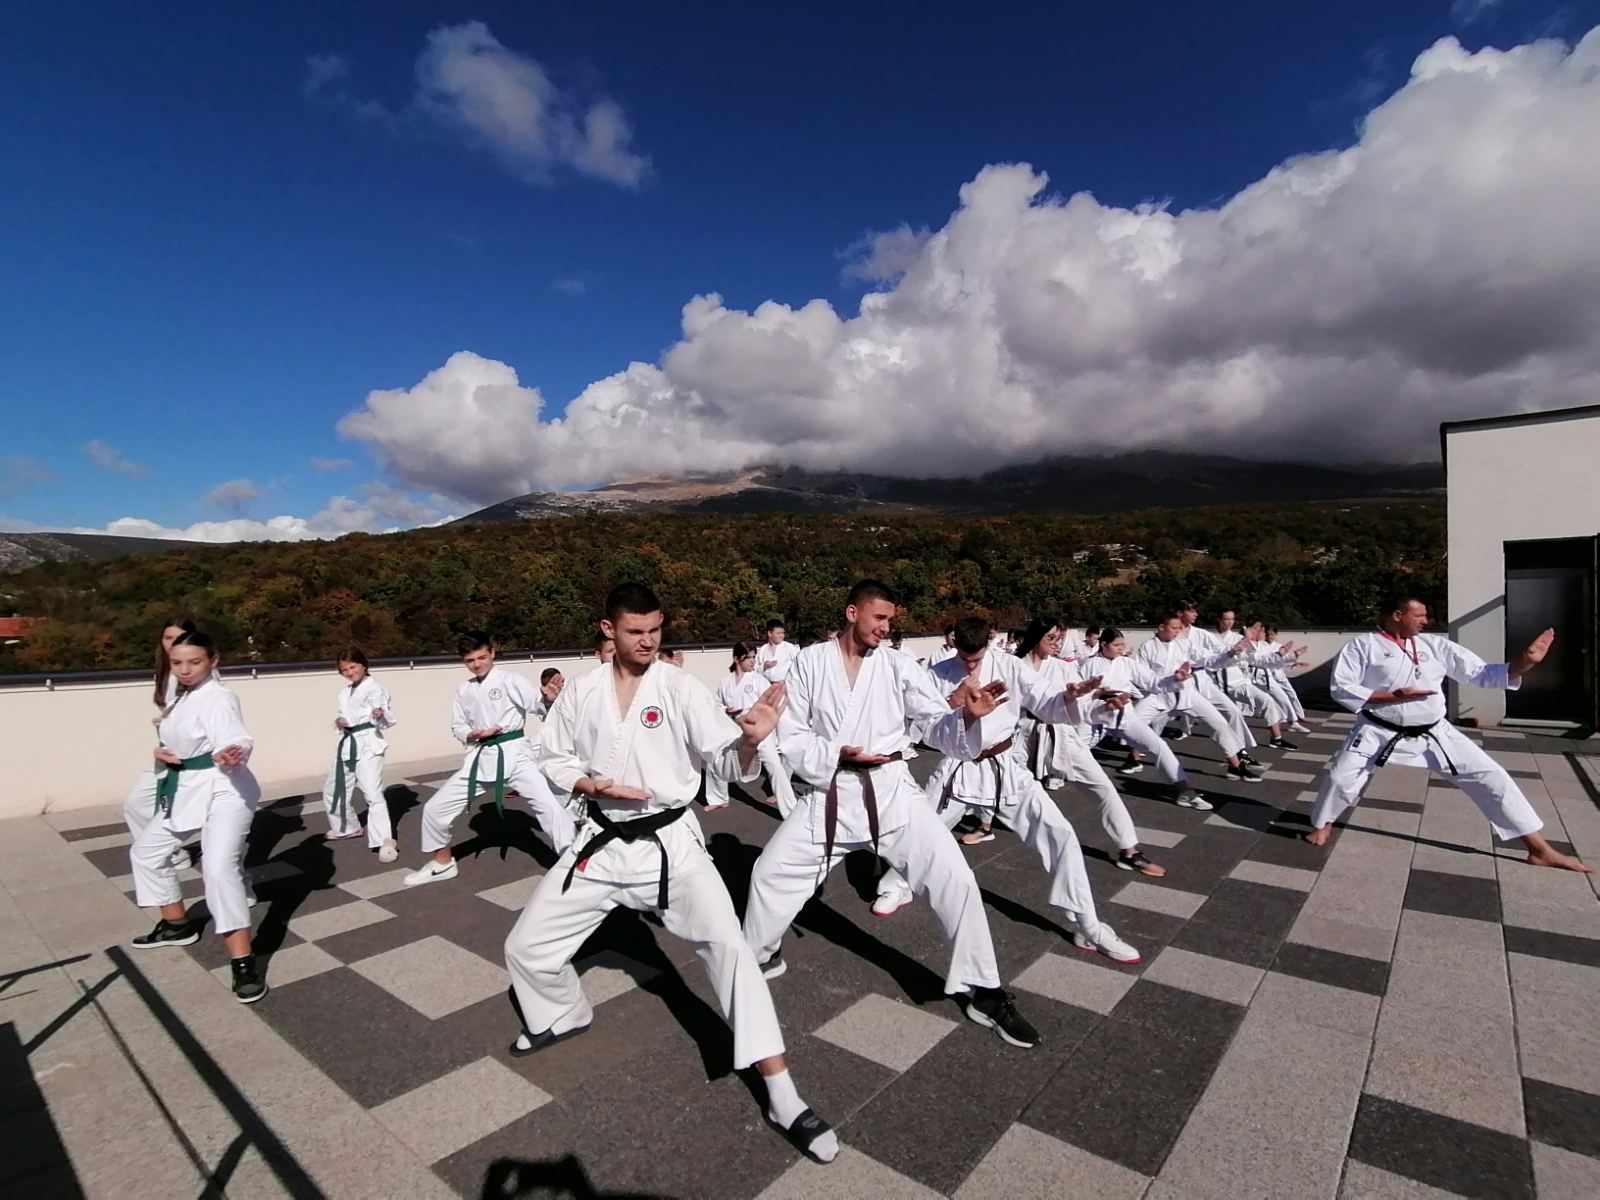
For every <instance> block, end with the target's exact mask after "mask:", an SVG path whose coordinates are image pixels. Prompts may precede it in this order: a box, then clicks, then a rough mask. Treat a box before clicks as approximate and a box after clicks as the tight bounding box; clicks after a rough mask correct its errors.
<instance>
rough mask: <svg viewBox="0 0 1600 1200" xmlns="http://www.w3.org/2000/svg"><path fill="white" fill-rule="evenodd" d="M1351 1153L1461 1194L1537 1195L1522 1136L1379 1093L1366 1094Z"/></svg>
mask: <svg viewBox="0 0 1600 1200" xmlns="http://www.w3.org/2000/svg"><path fill="white" fill-rule="evenodd" d="M1350 1157H1351V1158H1352V1159H1355V1160H1357V1161H1360V1162H1364V1163H1367V1164H1369V1165H1370V1166H1374V1167H1379V1168H1382V1169H1383V1170H1386V1171H1390V1172H1392V1173H1394V1174H1396V1175H1402V1176H1405V1177H1406V1178H1409V1179H1415V1180H1417V1181H1419V1182H1421V1183H1425V1184H1428V1185H1429V1186H1431V1187H1436V1188H1441V1189H1443V1190H1444V1191H1446V1192H1453V1193H1455V1194H1457V1195H1461V1196H1477V1197H1485V1198H1498V1197H1504V1198H1506V1200H1514V1198H1520V1200H1533V1196H1534V1187H1533V1162H1532V1156H1531V1154H1530V1152H1529V1148H1528V1143H1527V1142H1526V1141H1524V1140H1523V1139H1522V1138H1520V1137H1512V1136H1510V1135H1509V1134H1505V1133H1496V1132H1493V1131H1491V1130H1488V1129H1482V1128H1479V1127H1477V1126H1475V1125H1471V1124H1469V1123H1467V1122H1465V1121H1456V1120H1452V1119H1451V1118H1449V1117H1441V1116H1439V1115H1437V1114H1436V1113H1431V1112H1425V1111H1423V1110H1422V1109H1417V1108H1412V1107H1410V1106H1408V1105H1405V1104H1397V1103H1395V1102H1393V1101H1390V1100H1384V1099H1381V1098H1379V1097H1376V1096H1362V1097H1361V1104H1360V1107H1359V1108H1358V1109H1357V1110H1356V1120H1355V1127H1354V1128H1353V1129H1352V1130H1351V1134H1350Z"/></svg>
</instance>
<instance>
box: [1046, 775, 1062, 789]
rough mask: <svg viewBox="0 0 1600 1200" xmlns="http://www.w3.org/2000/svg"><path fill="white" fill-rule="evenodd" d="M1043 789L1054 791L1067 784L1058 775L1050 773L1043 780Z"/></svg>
mask: <svg viewBox="0 0 1600 1200" xmlns="http://www.w3.org/2000/svg"><path fill="white" fill-rule="evenodd" d="M1044 786H1045V790H1047V791H1051V792H1055V791H1060V790H1061V789H1062V788H1064V787H1066V786H1067V781H1066V780H1065V779H1062V778H1061V777H1060V776H1058V775H1052V776H1050V778H1049V779H1046V780H1045V781H1044Z"/></svg>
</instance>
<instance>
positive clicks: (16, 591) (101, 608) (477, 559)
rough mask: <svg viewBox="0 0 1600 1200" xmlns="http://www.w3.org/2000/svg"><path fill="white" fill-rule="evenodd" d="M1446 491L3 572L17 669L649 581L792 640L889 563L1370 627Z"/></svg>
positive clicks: (461, 611) (972, 596)
mask: <svg viewBox="0 0 1600 1200" xmlns="http://www.w3.org/2000/svg"><path fill="white" fill-rule="evenodd" d="M1443 554H1444V508H1443V504H1442V502H1441V501H1440V500H1438V499H1434V498H1429V499H1416V500H1381V501H1368V502H1354V503H1352V502H1345V503H1321V504H1285V505H1270V506H1233V507H1212V508H1185V509H1176V510H1155V509H1152V510H1144V511H1138V512H1128V513H1113V514H1098V515H1094V516H1059V515H1031V514H1018V515H1011V516H997V517H976V518H960V517H952V516H926V517H921V516H917V517H897V518H896V519H894V520H893V521H892V522H886V521H885V520H884V519H883V518H881V517H873V516H870V515H861V514H850V515H815V516H793V515H766V516H716V515H698V514H668V515H653V516H634V515H626V514H615V515H613V514H600V515H591V516H582V517H575V518H572V519H570V520H563V521H541V522H527V523H517V524H508V525H490V526H470V525H469V526H454V527H450V528H444V529H428V530H417V531H413V532H409V533H399V534H388V535H381V536H377V535H366V534H355V535H351V536H349V537H345V538H341V539H340V540H338V541H336V542H298V543H260V542H257V543H244V544H237V545H230V546H218V547H212V548H202V549H193V548H190V549H183V550H180V551H175V552H173V553H170V554H159V555H142V556H139V557H134V558H126V559H121V560H118V561H113V562H96V563H57V564H51V565H47V566H42V567H36V568H33V569H32V570H29V571H24V572H21V573H19V574H17V575H14V576H11V577H9V578H7V579H6V580H5V581H4V583H3V585H0V586H3V595H0V612H7V611H11V612H15V613H17V614H19V615H22V616H28V617H42V618H45V621H44V623H43V625H42V626H40V627H39V628H38V630H37V632H36V633H35V634H34V635H33V636H31V637H30V639H29V640H28V641H26V642H24V643H20V644H17V645H12V646H7V647H3V648H0V672H23V671H44V670H51V671H58V670H89V669H104V668H111V667H128V666H143V665H145V664H146V663H147V662H148V661H149V658H150V647H151V642H152V638H153V635H154V630H155V627H156V626H157V625H158V624H160V622H161V621H162V620H164V619H165V618H166V617H168V616H169V615H171V614H175V613H193V614H194V615H195V616H196V617H198V618H199V619H200V621H201V622H202V623H203V624H204V625H205V627H206V628H208V629H210V630H211V631H212V632H213V633H214V634H215V635H217V637H218V639H219V641H220V643H221V645H222V647H223V650H224V653H225V655H226V656H227V657H228V658H229V659H230V660H231V661H234V662H239V661H242V660H247V659H253V660H258V661H294V660H309V659H320V658H327V657H328V656H330V655H332V654H333V653H335V652H336V651H337V650H338V648H339V647H341V646H344V645H346V644H348V643H350V642H352V641H354V642H357V643H359V644H361V645H362V646H364V647H366V649H367V650H368V652H369V653H371V654H373V655H400V654H418V655H421V654H437V653H443V652H446V651H447V650H449V648H450V647H451V644H452V642H453V639H454V637H455V635H456V633H457V632H459V631H460V630H462V629H466V628H469V627H474V626H485V627H488V628H489V629H491V630H492V631H493V632H494V633H495V634H496V635H497V636H498V637H499V638H501V639H502V641H503V642H504V643H505V644H507V645H508V646H511V647H516V648H524V649H533V648H556V647H571V646H579V645H584V646H587V645H588V643H589V640H590V638H591V637H592V636H593V629H594V621H595V618H596V616H597V614H598V610H599V606H600V602H601V599H602V597H603V596H604V595H605V592H606V590H607V588H609V587H610V586H611V585H612V584H613V583H615V582H617V581H619V580H623V579H640V580H644V581H646V582H649V583H651V584H653V585H654V586H655V587H656V588H657V589H658V590H659V591H660V593H661V595H662V597H663V599H664V600H665V602H666V604H667V606H668V609H669V616H670V620H671V627H670V632H669V636H670V638H671V639H672V640H673V641H678V642H694V641H713V640H725V639H730V638H736V637H750V636H752V635H754V634H755V633H756V631H757V630H758V629H759V628H760V627H761V625H762V624H763V623H764V622H765V621H766V619H767V618H769V617H771V616H773V615H775V614H781V615H783V616H784V617H785V618H786V619H787V620H788V621H789V623H790V625H791V629H792V632H793V633H794V634H795V635H799V636H804V635H806V634H807V633H816V632H819V631H822V630H824V629H827V628H829V627H831V626H832V625H833V624H834V623H836V622H837V620H838V618H839V613H840V606H841V603H842V598H843V589H844V588H845V587H846V586H847V585H848V584H849V583H850V581H851V580H852V579H854V578H856V577H858V576H861V575H874V576H878V577H880V578H883V579H885V580H886V581H888V582H890V583H891V584H893V585H894V586H895V587H897V588H898V589H899V590H900V591H901V593H902V594H903V596H904V599H905V605H906V613H905V620H904V628H905V629H906V631H907V632H913V633H914V632H922V631H932V630H935V629H938V628H940V627H942V625H943V624H944V622H945V621H946V620H947V619H950V618H952V617H954V616H957V615H960V614H963V613H967V612H970V611H974V610H977V611H982V612H986V613H989V614H991V615H992V616H993V617H994V618H995V619H997V620H999V621H1001V622H1003V623H1006V624H1019V623H1021V622H1022V621H1023V620H1025V618H1026V616H1027V615H1028V614H1029V613H1031V612H1038V611H1048V612H1052V613H1056V614H1060V615H1061V616H1062V617H1063V619H1066V620H1069V621H1071V622H1073V623H1077V624H1082V623H1084V622H1089V621H1093V622H1101V621H1120V622H1126V623H1129V624H1137V623H1141V622H1148V621H1150V620H1151V619H1152V618H1154V617H1155V616H1156V615H1157V613H1158V612H1159V611H1160V610H1161V609H1162V607H1163V606H1165V605H1168V604H1170V603H1171V602H1172V601H1173V600H1175V599H1177V598H1178V597H1179V596H1180V595H1185V594H1192V595H1193V596H1195V597H1196V598H1197V599H1198V600H1199V601H1200V602H1201V604H1202V605H1203V606H1207V607H1211V606H1216V605H1227V606H1229V607H1234V608H1238V609H1240V610H1241V611H1242V612H1243V611H1248V612H1250V613H1254V614H1260V615H1261V616H1264V617H1266V618H1268V619H1272V620H1276V621H1278V622H1280V623H1282V624H1284V625H1337V624H1349V623H1361V622H1365V621H1368V620H1370V619H1371V615H1372V609H1373V606H1374V605H1375V604H1376V603H1377V602H1378V599H1379V597H1380V595H1381V593H1382V592H1384V591H1385V590H1386V589H1388V588H1389V587H1390V586H1392V585H1393V583H1394V582H1395V580H1396V579H1397V577H1399V576H1401V575H1405V576H1409V577H1410V581H1411V584H1412V585H1413V586H1415V587H1416V588H1417V589H1418V590H1420V591H1422V592H1423V593H1424V594H1428V595H1434V596H1440V595H1442V592H1443V582H1444V574H1443Z"/></svg>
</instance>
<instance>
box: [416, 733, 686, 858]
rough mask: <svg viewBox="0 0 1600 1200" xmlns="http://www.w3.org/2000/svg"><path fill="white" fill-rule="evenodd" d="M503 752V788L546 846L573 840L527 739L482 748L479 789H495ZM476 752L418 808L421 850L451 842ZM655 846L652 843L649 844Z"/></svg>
mask: <svg viewBox="0 0 1600 1200" xmlns="http://www.w3.org/2000/svg"><path fill="white" fill-rule="evenodd" d="M502 749H503V750H504V751H505V752H506V791H508V792H516V793H517V795H519V796H521V797H522V798H523V799H524V800H525V801H527V804H528V808H529V809H530V810H531V811H532V812H533V815H534V819H535V820H537V821H538V822H539V828H540V829H542V830H544V834H545V836H546V837H548V838H549V839H550V844H551V845H552V846H554V847H555V848H556V852H557V853H560V852H561V851H563V850H565V849H566V848H567V847H568V846H570V845H571V844H572V839H573V837H574V836H575V835H576V830H575V829H574V827H573V820H572V813H571V812H570V811H569V810H568V809H567V807H566V806H565V805H564V804H562V803H561V802H560V801H559V800H557V799H556V796H555V793H554V792H552V791H551V790H550V781H549V780H548V779H546V778H545V777H544V772H543V771H541V770H539V765H538V763H537V762H535V761H534V756H533V750H532V748H531V747H530V746H529V745H528V741H527V739H526V738H522V739H520V740H518V741H514V742H509V743H505V744H503V745H501V746H488V747H485V748H484V751H483V758H482V759H480V760H479V763H478V787H479V789H480V790H481V789H483V788H488V789H490V790H493V788H494V777H495V768H496V751H498V750H502ZM477 753H478V751H477V750H475V749H474V750H470V751H468V753H467V757H466V759H465V761H463V762H462V764H461V766H460V768H459V769H458V770H457V771H456V773H455V774H454V775H452V776H450V778H449V779H446V780H445V781H444V783H442V784H440V785H439V790H438V791H436V792H435V793H434V794H433V795H431V796H429V797H428V802H427V803H426V804H424V805H423V806H422V852H423V853H424V854H432V853H433V852H434V851H435V850H444V849H447V848H448V847H449V845H450V826H452V825H454V824H455V821H456V818H457V817H459V816H460V815H461V814H462V812H463V811H465V809H466V807H467V805H468V804H469V803H470V802H471V801H472V797H471V796H469V795H467V777H468V776H469V775H471V774H472V760H473V758H474V757H475V756H476V755H477ZM652 845H654V843H652Z"/></svg>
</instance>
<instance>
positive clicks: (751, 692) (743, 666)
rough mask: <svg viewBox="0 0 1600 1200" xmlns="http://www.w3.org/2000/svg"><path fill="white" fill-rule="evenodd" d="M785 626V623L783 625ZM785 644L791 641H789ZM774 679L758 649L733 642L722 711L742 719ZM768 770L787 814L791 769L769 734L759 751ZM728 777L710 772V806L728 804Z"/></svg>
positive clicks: (781, 813) (791, 798) (791, 803)
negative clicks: (761, 664)
mask: <svg viewBox="0 0 1600 1200" xmlns="http://www.w3.org/2000/svg"><path fill="white" fill-rule="evenodd" d="M780 628H781V627H780ZM784 645H788V643H787V642H785V643H784ZM771 682H772V681H770V680H768V679H767V677H766V676H765V675H763V674H762V673H761V672H760V671H758V670H756V652H755V651H754V650H752V649H751V648H750V647H749V646H748V645H746V644H745V643H744V642H735V643H734V644H733V665H732V666H731V667H729V668H728V677H727V678H726V679H724V680H723V681H722V683H721V684H720V685H719V686H718V688H717V699H718V700H719V701H720V702H721V704H722V711H723V712H725V713H727V714H728V716H730V717H733V718H735V719H738V718H739V717H740V716H742V715H743V714H744V713H746V712H749V711H750V708H751V706H752V705H754V704H756V703H758V702H759V701H760V699H761V697H762V696H763V695H765V693H766V690H767V688H768V686H770V683H771ZM756 753H757V756H758V757H759V758H760V759H761V766H762V769H764V770H765V771H766V773H767V782H768V786H769V788H770V790H771V794H772V802H773V803H774V804H776V805H777V806H778V815H779V816H782V817H787V816H788V815H789V810H790V809H791V808H793V807H794V803H795V802H794V786H793V785H792V784H791V783H790V782H789V771H788V768H786V767H785V766H784V765H783V760H782V759H780V758H779V757H778V739H777V738H767V739H766V740H765V741H764V742H762V743H761V747H760V749H759V750H758V751H757V752H756ZM728 803H729V802H728V781H727V780H726V779H724V778H723V777H722V776H720V775H718V774H717V773H716V772H715V771H707V772H706V807H707V808H708V809H717V808H726V807H728Z"/></svg>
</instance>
